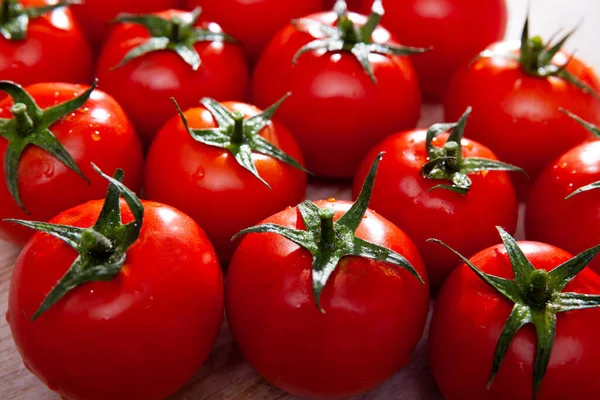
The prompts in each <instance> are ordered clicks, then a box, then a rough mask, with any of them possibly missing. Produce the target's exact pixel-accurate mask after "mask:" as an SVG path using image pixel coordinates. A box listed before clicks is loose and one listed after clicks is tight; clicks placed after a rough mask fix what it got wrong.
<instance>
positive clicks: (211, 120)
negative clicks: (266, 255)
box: [145, 102, 307, 262]
mask: <svg viewBox="0 0 600 400" xmlns="http://www.w3.org/2000/svg"><path fill="white" fill-rule="evenodd" d="M222 106H223V107H225V108H226V109H227V110H229V112H240V113H241V114H242V116H243V117H245V118H246V120H247V119H248V118H249V117H254V116H257V115H259V113H261V111H260V110H259V109H258V108H256V107H254V106H251V105H248V104H244V103H237V102H227V103H224V104H223V105H222ZM226 112H227V111H226ZM184 115H185V118H186V119H187V123H188V125H189V127H190V128H191V129H194V130H200V129H213V128H217V127H218V126H219V125H218V124H217V122H216V121H215V117H214V116H213V115H212V114H211V113H210V112H209V111H208V110H207V109H206V108H204V107H202V108H192V109H189V110H187V111H186V112H185V114H184ZM217 116H218V115H217ZM259 135H260V137H262V138H264V139H266V140H267V141H268V142H269V143H271V144H272V145H273V146H276V147H277V148H278V149H281V150H282V151H283V152H285V153H287V154H288V155H289V156H291V157H293V158H294V159H295V160H298V161H299V162H301V163H302V162H303V158H302V154H301V153H300V150H299V149H298V145H297V144H296V141H295V140H294V138H293V137H292V135H291V134H290V133H289V132H288V131H287V130H286V129H285V127H284V126H282V125H281V124H279V123H278V122H276V121H272V122H270V123H268V124H267V125H266V126H265V127H264V128H263V129H262V130H260V133H259ZM251 163H252V164H253V165H254V166H255V168H256V171H257V172H258V176H259V177H260V178H261V179H263V180H264V182H266V183H267V184H268V186H267V185H265V183H264V182H261V180H260V179H259V178H257V177H256V176H255V175H253V174H252V173H251V172H250V171H248V170H246V169H244V167H243V166H241V165H240V164H239V163H238V161H236V157H235V156H234V154H232V153H231V152H230V151H229V150H227V149H224V148H221V147H213V146H210V145H207V144H206V143H202V142H200V141H197V140H195V139H194V138H193V137H192V136H191V134H190V132H189V131H188V129H186V127H185V126H184V125H183V123H182V120H181V118H180V117H179V116H177V117H174V118H173V119H171V120H170V121H169V122H168V123H167V124H166V125H165V126H164V127H163V129H162V130H161V131H160V132H159V133H158V135H157V137H156V139H155V141H154V143H153V144H152V147H151V148H150V151H149V153H148V160H147V164H146V175H145V190H146V195H147V196H148V198H150V199H153V200H157V201H161V202H164V203H168V204H171V205H173V206H174V207H177V208H178V209H180V210H182V211H184V212H186V213H187V214H188V215H190V216H191V217H192V218H194V219H195V220H196V222H198V223H199V224H200V226H202V228H203V229H204V230H205V231H206V233H207V235H208V237H209V238H210V239H211V241H212V243H213V244H214V245H215V248H216V250H217V254H218V255H219V258H220V259H221V260H222V261H223V262H227V261H229V259H230V258H231V255H232V253H233V250H234V249H235V247H236V245H237V242H233V241H232V240H231V238H232V237H233V235H235V234H236V233H238V232H239V231H240V230H242V229H244V228H247V227H249V226H251V225H253V224H256V223H257V222H259V221H260V220H261V219H264V218H266V217H268V216H269V215H272V214H273V213H275V212H277V211H279V210H281V209H283V208H285V207H286V206H291V205H294V204H297V203H299V202H300V201H302V199H304V195H305V192H306V181H307V178H306V173H304V172H303V171H301V170H299V169H297V168H294V167H293V166H291V165H288V164H286V163H284V162H282V161H280V160H278V159H276V158H274V157H272V156H270V155H266V154H260V153H258V152H255V151H253V152H252V155H251Z"/></svg>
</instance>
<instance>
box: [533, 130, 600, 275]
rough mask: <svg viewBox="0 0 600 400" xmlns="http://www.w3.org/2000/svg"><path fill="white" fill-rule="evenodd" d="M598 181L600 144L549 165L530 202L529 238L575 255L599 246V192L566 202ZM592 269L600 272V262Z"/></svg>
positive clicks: (583, 147)
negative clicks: (578, 190)
mask: <svg viewBox="0 0 600 400" xmlns="http://www.w3.org/2000/svg"><path fill="white" fill-rule="evenodd" d="M597 181H600V141H594V142H588V143H583V144H581V145H579V146H577V147H575V148H573V149H571V150H569V151H568V152H566V153H565V154H563V155H562V156H560V157H559V158H558V159H556V160H555V161H554V162H553V163H551V164H549V165H548V166H547V167H546V168H545V169H544V171H543V172H542V174H541V175H540V177H539V178H538V180H537V182H536V183H535V185H534V187H533V189H532V191H531V196H530V197H529V201H528V202H527V208H526V210H527V212H526V217H525V231H526V235H527V238H528V239H531V240H539V241H543V242H546V243H551V244H553V245H555V246H560V247H561V248H564V249H567V250H569V251H571V252H574V253H577V252H580V251H583V250H585V249H587V248H589V247H592V246H594V245H596V244H598V243H600V213H598V209H599V207H600V191H598V190H592V191H588V192H585V193H580V194H577V195H574V196H573V197H570V198H569V199H565V198H566V197H567V196H569V195H572V194H574V192H575V191H576V190H577V189H579V188H581V187H583V186H586V185H588V184H591V183H594V182H597ZM591 266H592V267H593V268H594V269H595V270H596V271H598V272H600V259H595V260H594V261H593V262H592V264H591Z"/></svg>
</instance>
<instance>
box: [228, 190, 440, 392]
mask: <svg viewBox="0 0 600 400" xmlns="http://www.w3.org/2000/svg"><path fill="white" fill-rule="evenodd" d="M316 204H317V205H318V206H319V207H333V209H334V211H335V216H334V220H335V219H337V218H339V217H340V216H341V215H342V214H343V213H344V212H345V211H347V210H348V208H349V207H350V204H351V203H349V202H344V201H338V202H328V201H320V202H317V203H316ZM263 222H265V223H266V222H270V223H275V224H280V225H283V226H286V227H290V228H296V229H305V227H304V223H303V222H302V218H301V216H300V214H299V212H298V211H297V209H296V208H288V209H286V210H284V211H282V212H280V213H278V214H275V215H274V216H272V217H270V218H267V219H266V220H265V221H263ZM357 236H358V237H359V238H362V239H365V240H369V241H372V242H374V243H377V244H379V245H383V246H386V247H388V248H391V249H392V250H395V251H397V252H399V253H400V254H402V255H404V256H405V257H406V258H407V259H408V260H409V261H410V262H411V263H412V265H413V266H414V267H415V269H416V270H417V272H418V273H419V274H420V275H421V277H423V279H424V280H425V281H427V278H426V272H425V268H424V266H423V262H422V260H421V257H420V256H419V253H418V251H417V249H416V247H415V246H414V244H413V243H412V241H411V240H410V239H409V238H408V236H406V235H405V234H404V233H403V232H402V231H401V230H400V229H398V228H397V227H396V226H394V225H393V224H392V223H390V222H389V221H387V220H385V219H384V218H382V217H380V216H379V215H378V214H376V213H375V212H373V211H367V213H366V217H365V218H364V219H363V221H362V222H361V224H360V226H359V227H358V230H357ZM311 266H312V257H311V255H310V253H309V252H308V251H307V250H304V249H301V248H299V247H298V246H297V245H296V244H294V243H292V242H291V241H289V240H287V239H285V238H283V237H281V236H279V235H275V234H272V233H266V234H249V235H247V236H246V237H245V238H244V239H243V241H242V243H241V244H240V246H239V247H238V249H237V250H236V252H235V254H234V256H233V259H232V261H231V264H230V266H229V271H228V275H227V290H226V294H225V297H226V301H225V303H226V310H227V319H228V321H229V326H230V328H231V330H232V332H233V335H234V337H235V339H236V342H237V344H238V346H239V347H240V349H241V351H242V353H243V354H244V356H245V357H246V359H247V360H248V362H249V363H250V364H251V365H252V366H253V367H254V368H255V369H256V370H257V371H258V372H259V373H260V374H261V375H262V376H263V377H264V378H265V379H266V380H267V381H269V382H270V383H272V384H274V385H275V386H278V387H280V388H282V389H283V390H285V391H287V392H289V393H292V394H293V395H296V396H299V397H303V398H325V397H329V398H332V397H333V398H346V397H349V396H352V395H355V394H358V393H362V392H365V391H367V390H369V389H371V388H372V387H374V386H376V385H378V384H380V383H381V382H383V381H384V380H386V379H387V378H389V377H390V376H391V375H392V374H393V373H394V372H396V371H397V370H398V369H399V368H401V367H402V366H405V365H407V364H408V362H409V359H410V354H411V352H412V351H413V349H414V347H415V346H416V344H417V342H418V341H419V339H420V338H421V335H422V333H423V328H424V325H425V320H426V317H427V310H428V303H429V301H428V298H429V289H428V284H421V283H419V281H418V280H417V279H416V278H415V277H413V276H412V275H410V273H409V272H407V271H406V270H404V269H401V268H399V267H395V266H390V265H388V264H385V263H381V262H378V261H371V260H367V259H364V258H356V257H346V258H343V259H342V261H341V264H340V265H339V266H338V268H337V269H336V271H335V272H334V273H333V275H332V276H331V278H330V279H329V281H328V283H327V285H326V286H325V289H324V290H323V293H322V296H321V306H322V307H323V309H324V310H325V314H323V313H321V312H320V311H318V309H317V308H316V306H315V302H314V297H313V291H312V277H311V270H312V269H311Z"/></svg>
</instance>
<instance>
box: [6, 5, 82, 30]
mask: <svg viewBox="0 0 600 400" xmlns="http://www.w3.org/2000/svg"><path fill="white" fill-rule="evenodd" d="M72 4H80V2H79V1H76V0H67V1H59V2H57V3H56V4H48V5H45V6H40V7H32V6H29V7H25V6H23V5H22V4H21V3H20V2H19V0H2V3H1V4H0V35H2V36H3V37H4V38H5V39H6V40H24V39H25V38H26V37H27V29H28V27H29V21H31V20H32V19H35V18H38V17H41V16H42V15H44V14H47V13H49V12H51V11H53V10H56V9H57V8H60V7H66V6H69V5H72Z"/></svg>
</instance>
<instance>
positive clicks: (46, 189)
mask: <svg viewBox="0 0 600 400" xmlns="http://www.w3.org/2000/svg"><path fill="white" fill-rule="evenodd" d="M87 88H88V87H87V86H81V85H73V84H67V83H39V84H35V85H31V86H29V87H26V88H25V90H26V91H27V92H28V93H29V94H30V95H31V96H32V97H33V99H34V100H35V101H36V103H37V104H38V106H39V107H40V108H42V109H45V108H48V107H52V106H55V105H57V104H60V103H63V102H65V101H67V100H71V99H73V97H75V96H77V95H79V94H81V93H82V92H83V91H84V90H86V89H87ZM11 105H12V99H11V98H5V99H4V100H2V101H0V118H12V114H11V112H10V108H11ZM50 130H51V131H52V133H53V134H54V136H55V137H56V138H57V139H58V140H59V141H60V142H61V143H62V145H63V146H64V147H65V149H66V150H67V151H68V152H69V154H71V156H72V157H73V159H74V161H75V163H76V164H77V165H78V166H79V168H80V169H81V172H82V173H83V174H84V175H85V176H86V177H87V178H88V179H89V180H90V182H91V184H89V185H88V183H87V182H86V181H85V180H84V179H82V178H81V177H80V176H79V175H77V173H75V172H74V171H72V170H70V169H69V168H68V167H66V166H65V165H64V164H63V163H62V162H60V161H59V160H58V159H56V158H55V157H54V156H52V155H51V154H49V153H46V151H44V150H42V149H40V148H38V147H35V146H32V145H30V146H29V147H27V149H25V151H24V152H23V154H22V155H21V159H20V161H19V171H18V175H19V192H20V194H21V199H22V200H23V204H24V205H25V208H26V209H27V210H28V211H29V212H30V214H26V213H25V212H24V211H23V210H22V209H21V208H20V207H19V206H18V205H17V203H16V202H15V200H14V199H13V198H12V196H11V195H10V193H9V191H8V187H7V186H6V178H5V176H6V172H5V170H4V159H5V154H6V148H7V145H8V141H7V140H5V139H3V138H0V177H1V178H0V221H1V220H2V219H4V218H17V219H27V220H36V221H47V220H49V219H50V218H52V217H53V216H55V215H56V214H58V213H60V212H62V211H64V210H66V209H68V208H70V207H73V206H75V205H77V204H81V203H84V202H86V201H89V200H92V199H99V198H102V197H103V196H104V194H105V193H106V180H104V179H103V178H102V177H101V176H99V175H98V174H97V173H96V172H95V171H94V170H93V168H92V166H91V163H92V162H93V163H95V164H96V165H97V166H98V167H99V168H101V169H102V170H103V171H107V172H109V171H110V172H109V173H112V172H114V171H115V170H116V169H117V168H121V169H123V170H124V171H125V178H124V181H123V182H124V183H125V184H126V185H127V186H128V187H129V188H131V189H132V190H134V191H138V190H139V189H140V188H141V186H142V174H143V172H144V160H143V155H142V148H141V144H140V141H139V139H138V137H137V136H136V133H135V130H134V129H133V126H132V125H131V122H130V121H129V119H128V118H127V116H126V115H125V113H124V112H123V109H122V108H121V107H120V106H119V104H118V103H117V102H116V101H115V100H114V99H113V98H112V97H111V96H109V95H107V94H106V93H104V92H102V91H100V90H95V91H94V92H93V93H92V95H91V97H90V99H89V100H88V101H87V102H86V103H85V104H84V105H83V107H81V108H80V109H78V110H77V111H75V112H73V113H72V114H69V115H67V116H66V117H64V118H63V119H60V120H59V121H57V122H56V123H54V124H53V125H51V126H50ZM32 235H33V232H32V231H31V230H30V229H27V228H24V227H21V226H17V225H15V224H9V223H6V222H0V239H3V240H8V241H11V242H13V243H15V244H19V245H24V244H25V242H26V241H27V240H28V239H29V238H30V237H31V236H32Z"/></svg>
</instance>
